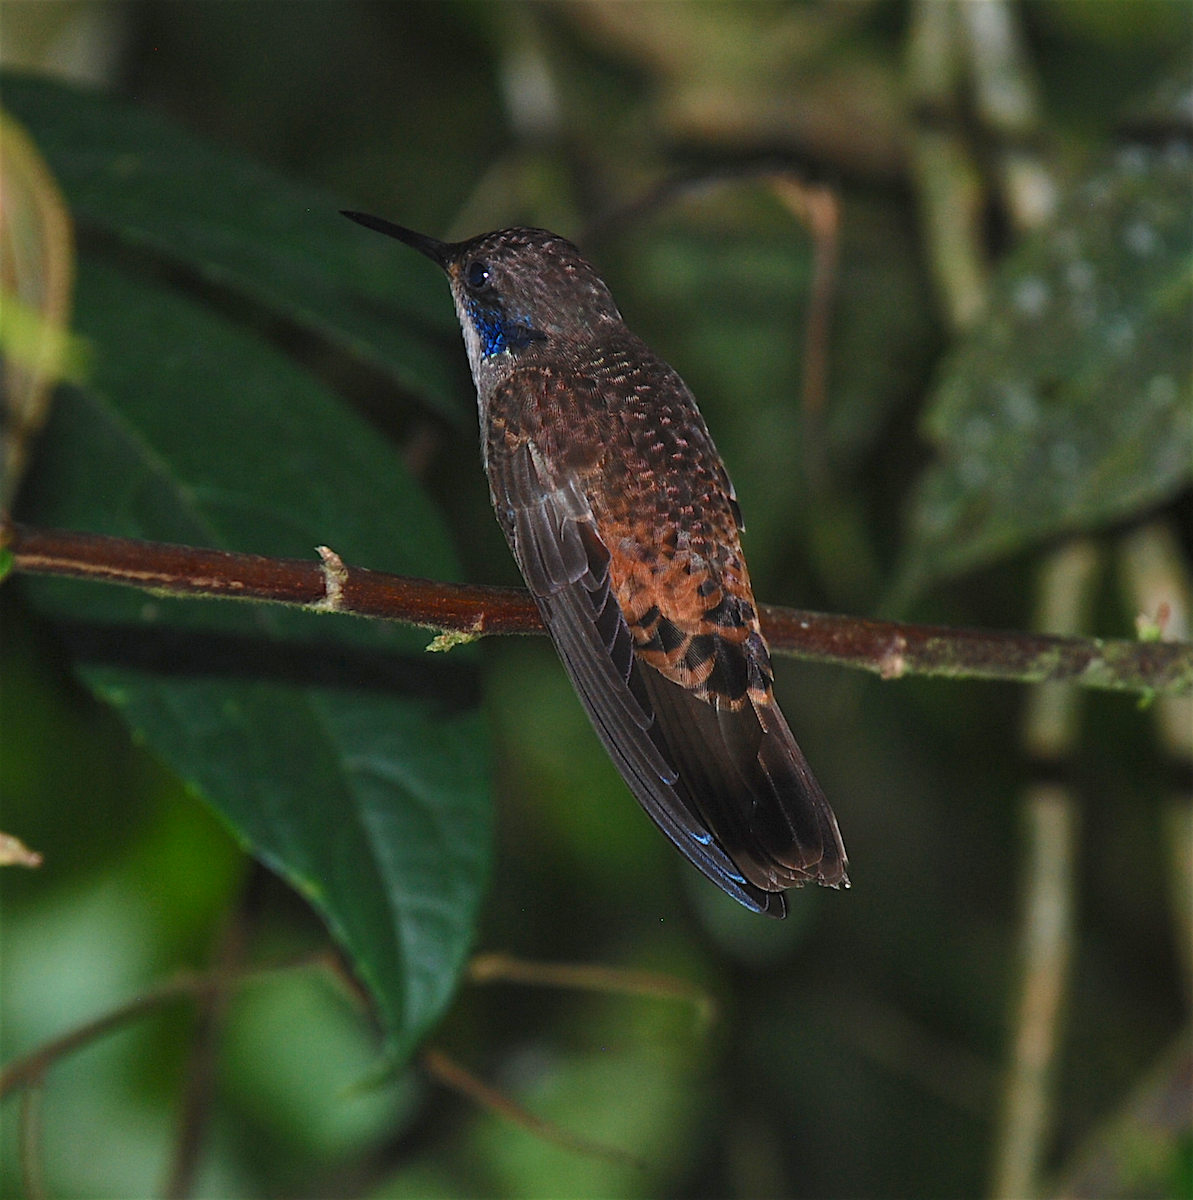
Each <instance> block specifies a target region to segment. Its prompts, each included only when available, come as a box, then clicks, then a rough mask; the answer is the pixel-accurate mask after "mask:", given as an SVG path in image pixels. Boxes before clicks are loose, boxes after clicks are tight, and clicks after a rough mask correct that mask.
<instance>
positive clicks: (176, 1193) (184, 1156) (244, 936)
mask: <svg viewBox="0 0 1193 1200" xmlns="http://www.w3.org/2000/svg"><path fill="white" fill-rule="evenodd" d="M263 870H264V868H262V867H256V868H253V869H250V871H249V874H248V880H247V882H246V883H245V884H243V885H242V886H241V888H240V889H239V894H238V896H237V898H236V901H235V903H234V904H233V906H232V909H231V911H230V912H229V913H228V915H227V917H226V918H225V920H224V922H223V925H222V927H221V929H220V932H219V934H218V938H217V942H216V949H215V953H214V955H213V962H214V965H215V968H216V971H217V972H218V974H219V975H221V976H223V977H224V979H225V980H227V981H228V986H224V987H221V986H218V985H217V986H215V987H212V988H210V989H209V990H207V991H204V992H202V993H200V994H199V996H198V997H197V999H196V1001H195V1007H196V1010H197V1011H196V1013H195V1022H194V1033H193V1035H192V1037H191V1040H190V1047H189V1051H188V1054H187V1063H186V1074H185V1080H184V1083H183V1088H182V1110H181V1113H180V1115H179V1118H178V1132H177V1135H176V1137H175V1139H174V1153H173V1156H172V1158H171V1161H170V1167H169V1173H168V1175H167V1177H166V1187H165V1190H164V1192H163V1195H164V1196H165V1198H166V1200H186V1197H187V1196H189V1195H190V1194H191V1193H192V1192H193V1191H194V1186H195V1177H196V1175H197V1173H198V1167H199V1154H200V1151H201V1150H202V1147H203V1138H204V1135H205V1133H206V1131H207V1125H208V1121H209V1119H210V1116H211V1104H212V1098H213V1095H214V1093H215V1086H216V1081H215V1061H216V1053H217V1050H218V1047H219V1038H220V1032H221V1029H222V1026H223V1022H224V1017H225V1014H226V1013H227V1009H228V999H229V993H230V987H231V981H233V980H235V979H236V977H237V973H238V972H239V971H241V969H242V967H243V963H244V958H245V951H246V947H247V943H248V918H247V916H246V908H247V907H248V902H249V900H250V898H251V895H252V892H253V889H254V887H255V886H256V884H257V881H259V880H260V878H261V872H262V871H263Z"/></svg>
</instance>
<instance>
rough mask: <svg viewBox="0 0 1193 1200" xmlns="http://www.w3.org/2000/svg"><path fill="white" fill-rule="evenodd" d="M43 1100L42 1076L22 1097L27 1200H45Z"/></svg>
mask: <svg viewBox="0 0 1193 1200" xmlns="http://www.w3.org/2000/svg"><path fill="white" fill-rule="evenodd" d="M41 1102H42V1084H41V1079H40V1077H39V1078H37V1079H34V1080H32V1081H31V1082H30V1084H29V1086H28V1087H27V1088H26V1089H25V1094H24V1095H23V1096H22V1097H21V1118H20V1128H19V1131H18V1137H19V1139H20V1156H21V1183H22V1185H23V1187H24V1189H25V1200H44V1198H45V1194H46V1187H45V1179H44V1177H43V1175H42V1166H41V1156H42V1148H41Z"/></svg>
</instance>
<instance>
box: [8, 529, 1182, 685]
mask: <svg viewBox="0 0 1193 1200" xmlns="http://www.w3.org/2000/svg"><path fill="white" fill-rule="evenodd" d="M4 538H5V543H6V548H7V550H8V553H9V554H11V555H12V569H13V570H16V571H20V572H24V573H27V574H31V575H59V576H68V577H71V578H74V579H88V580H96V581H101V582H106V583H115V584H123V585H125V586H128V587H135V588H140V589H142V590H144V591H148V592H152V593H154V594H157V595H166V596H206V597H210V598H218V599H225V600H227V599H233V600H253V601H257V602H271V603H276V604H289V605H295V606H298V607H302V608H306V609H310V610H312V611H317V612H337V613H347V614H350V615H353V616H359V617H380V618H384V619H387V620H391V621H401V622H404V623H406V624H409V625H418V626H421V627H423V628H425V629H432V630H435V631H437V632H439V633H452V634H463V635H465V637H481V636H484V635H487V634H513V633H542V632H543V629H542V623H541V621H540V619H539V615H538V610H537V609H536V608H535V605H534V601H533V599H532V598H531V596H530V594H529V593H528V592H526V591H524V590H522V589H521V588H502V587H488V586H482V585H478V584H461V583H442V582H435V581H433V580H429V579H413V578H410V577H408V576H404V575H390V574H386V573H384V572H381V571H370V570H366V569H365V568H363V567H348V566H346V565H345V564H344V563H343V562H342V561H340V559H339V557H338V556H337V555H335V554H334V553H333V552H332V551H329V550H327V548H326V547H321V548H320V553H321V554H322V555H323V562H321V563H316V562H312V561H306V560H302V559H288V558H265V557H262V556H260V555H256V554H238V553H233V552H231V551H227V550H205V549H199V548H195V547H190V546H172V545H167V544H165V543H160V542H142V541H135V540H133V539H130V538H114V537H107V536H104V535H101V534H88V533H72V532H68V531H64V530H45V529H30V528H27V527H24V526H20V525H9V526H6V527H5V529H4ZM760 616H761V619H762V626H763V629H764V631H765V633H766V636H767V638H768V639H769V641H770V644H771V648H772V649H773V650H774V651H776V652H777V653H780V654H792V655H795V656H796V657H798V658H802V659H806V660H808V661H812V662H822V663H832V664H835V665H837V666H845V667H853V668H855V669H861V670H867V671H873V672H875V673H876V674H878V675H881V676H882V677H883V678H884V679H897V678H899V677H901V676H903V675H934V676H944V677H947V678H953V679H999V680H1006V681H1011V682H1018V683H1040V682H1043V681H1045V680H1056V681H1063V682H1069V683H1075V684H1079V685H1081V686H1083V687H1093V688H1103V689H1108V690H1112V691H1127V692H1138V693H1142V694H1144V695H1157V696H1159V695H1169V696H1173V695H1179V694H1182V693H1187V692H1190V691H1193V643H1190V642H1154V641H1128V640H1126V639H1100V638H1076V637H1052V636H1047V635H1043V634H1029V633H1017V632H1002V631H992V630H974V629H949V628H945V627H940V626H931V625H909V624H904V623H901V622H896V621H871V620H867V619H865V618H862V617H847V616H839V615H828V614H824V613H813V612H803V611H800V610H798V609H790V608H777V607H774V606H771V605H765V604H764V605H762V606H761V607H760Z"/></svg>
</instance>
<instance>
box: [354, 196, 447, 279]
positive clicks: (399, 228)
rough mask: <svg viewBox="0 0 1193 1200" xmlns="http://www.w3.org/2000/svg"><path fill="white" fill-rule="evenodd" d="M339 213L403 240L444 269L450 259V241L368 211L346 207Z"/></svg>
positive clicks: (369, 227) (367, 227)
mask: <svg viewBox="0 0 1193 1200" xmlns="http://www.w3.org/2000/svg"><path fill="white" fill-rule="evenodd" d="M340 215H341V216H344V217H347V218H348V220H349V221H355V222H356V223H357V224H358V225H363V226H364V227H365V228H366V229H375V230H376V231H377V232H378V233H385V234H388V235H389V236H390V237H391V238H397V239H398V241H399V242H405V243H406V245H407V246H413V247H414V248H415V250H418V251H420V252H421V253H423V254H425V255H426V256H427V257H428V258H429V259H430V260H431V261H432V262H437V263H438V264H439V265H440V266H441V267H443V268H444V270H446V269H447V264H448V263H449V262H450V261H451V258H452V249H453V247H452V244H451V243H450V242H441V241H439V240H438V239H437V238H433V237H428V236H427V235H426V234H425V233H415V232H414V230H413V229H407V228H406V227H405V226H404V225H395V224H394V223H393V222H392V221H387V220H385V218H384V217H371V216H369V214H368V213H362V212H348V211H347V210H346V209H341V210H340Z"/></svg>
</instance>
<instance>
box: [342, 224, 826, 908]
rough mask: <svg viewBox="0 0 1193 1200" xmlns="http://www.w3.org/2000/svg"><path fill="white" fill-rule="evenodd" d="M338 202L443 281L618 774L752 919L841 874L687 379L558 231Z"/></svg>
mask: <svg viewBox="0 0 1193 1200" xmlns="http://www.w3.org/2000/svg"><path fill="white" fill-rule="evenodd" d="M343 215H344V216H346V217H348V218H350V219H351V220H353V221H355V222H357V223H358V224H360V225H363V226H365V227H366V228H369V229H373V230H376V231H378V232H380V233H384V234H387V235H388V236H390V237H393V238H396V239H397V240H398V241H400V242H404V243H405V244H406V245H407V246H412V247H413V248H414V249H415V250H418V251H421V252H422V253H423V254H425V255H426V256H427V257H428V258H429V259H431V260H432V261H433V262H435V263H437V264H438V265H439V266H440V267H441V268H442V269H443V271H444V272H446V274H447V277H448V282H449V284H450V286H451V293H452V299H453V300H454V302H455V307H456V314H457V316H458V317H459V319H460V325H461V328H462V329H463V332H464V345H465V349H466V350H467V354H468V362H469V365H470V367H471V369H472V378H473V382H474V383H475V384H476V394H477V404H478V407H479V410H480V428H481V453H482V458H483V461H484V466H485V471H486V474H487V476H488V480H489V494H490V498H491V500H492V502H493V507H494V509H495V510H496V513H497V519H498V522H499V523H500V525H501V528H502V530H503V531H504V533H505V536H506V539H507V540H508V542H509V545H510V549H511V550H512V551H513V554H514V558H515V559H516V560H517V563H518V566H519V568H520V569H521V572H522V576H523V578H524V579H525V581H526V585H527V587H528V588H529V589H530V591H531V593H532V594H533V596H534V599H535V602H536V603H537V605H538V609H539V612H540V614H541V615H542V620H543V624H544V626H545V627H546V629H547V632H548V633H549V634H550V635H551V639H552V640H553V642H554V643H555V648H556V650H557V651H558V652H559V657H560V658H561V659H562V661H563V665H564V667H565V669H566V671H567V673H568V675H569V676H570V678H571V681H572V683H573V685H574V686H575V689H576V692H577V693H578V695H579V697H580V700H581V702H582V704H583V706H584V708H585V709H586V711H587V713H588V716H589V718H590V719H591V721H592V724H593V727H594V729H595V730H596V733H597V735H598V736H599V737H600V739H601V741H602V742H603V743H604V746H605V748H606V750H607V751H608V753H609V755H610V757H611V758H612V759H613V762H614V763H615V764H616V766H617V769H618V770H619V771H620V773H621V775H622V778H623V779H624V780H625V782H626V784H627V785H628V786H629V789H630V791H631V792H633V794H634V796H635V797H636V798H637V799H638V801H639V802H640V803H641V805H642V807H643V808H644V809H645V810H646V812H647V813H648V814H649V816H650V817H651V819H652V820H653V821H654V822H655V824H656V825H657V826H658V827H659V828H660V829H661V830H662V831H663V833H665V834H666V835H667V837H669V838H670V839H671V841H672V842H673V843H674V844H675V846H676V847H677V848H678V849H679V851H680V853H681V854H683V856H684V857H685V858H687V859H688V861H689V862H690V863H692V864H693V866H695V867H697V868H698V869H699V870H700V871H702V872H703V873H704V874H705V875H706V876H707V877H708V878H709V879H711V880H712V881H713V882H714V883H715V884H717V885H718V886H719V887H720V888H722V889H723V890H724V891H725V892H727V893H728V894H729V895H730V896H732V897H733V898H734V899H735V900H738V901H740V902H741V903H742V904H744V905H745V906H746V907H747V908H749V909H751V910H753V911H754V912H761V913H766V914H767V915H769V916H772V917H783V916H785V915H786V911H787V908H786V902H785V900H784V896H783V892H784V889H785V888H789V887H799V886H801V885H802V884H804V883H807V882H808V881H810V880H811V881H815V882H817V883H822V884H827V885H828V886H831V887H840V886H846V887H847V886H848V884H849V880H848V878H847V876H846V873H845V871H846V858H845V848H844V846H843V844H842V842H841V835H840V832H839V831H838V829H837V821H836V818H835V817H834V816H833V811H832V809H831V808H830V807H829V804H828V801H827V800H826V799H825V797H824V793H823V792H822V791H821V789H820V786H819V785H818V784H817V782H816V780H815V778H814V777H813V775H812V772H811V770H810V768H809V767H808V764H807V761H806V760H805V758H804V755H803V753H802V752H801V750H800V748H799V746H798V745H797V744H796V741H795V738H794V737H793V736H792V733H791V730H790V728H789V727H788V725H787V722H786V720H785V719H784V717H783V714H782V712H780V710H779V706H778V704H777V703H776V702H775V696H774V687H773V685H774V673H773V670H772V667H771V659H770V652H769V650H768V647H767V644H766V639H765V638H764V637H763V634H762V629H761V627H760V625H759V621H758V606H757V605H756V604H755V602H754V595H753V591H752V589H751V586H750V576H749V572H748V571H747V569H746V562H745V558H744V557H743V554H742V548H741V531H742V516H741V510H740V508H739V507H738V503H737V496H736V494H735V492H734V490H733V484H732V483H731V482H730V480H729V476H728V474H727V472H726V470H725V467H724V464H723V463H722V461H721V457H720V455H719V454H718V453H717V449H716V447H715V446H714V445H713V441H712V438H711V437H710V436H709V432H708V429H707V427H706V426H705V423H704V419H703V418H702V417H701V415H700V410H699V409H698V408H697V407H696V401H695V399H694V398H693V396H692V393H691V392H690V391H689V390H688V388H687V386H686V385H685V384H684V382H683V380H682V379H681V378H680V377H679V375H678V374H677V373H676V372H675V371H674V370H673V369H672V368H671V367H670V366H668V365H667V363H665V362H664V361H663V360H662V359H661V358H659V357H658V356H657V355H655V354H654V353H653V352H652V351H651V350H650V348H649V347H648V346H647V345H646V343H645V342H643V341H642V339H641V338H639V337H637V336H635V335H634V334H633V333H631V332H630V330H629V329H628V328H627V327H626V325H625V322H624V321H623V320H622V317H621V313H620V312H619V311H618V309H617V305H616V304H615V303H614V300H613V296H612V295H611V293H610V291H609V289H608V287H607V286H606V285H605V283H604V281H603V280H602V279H601V277H600V275H598V274H597V272H596V270H595V268H593V267H592V266H591V265H590V264H589V263H588V262H587V261H586V260H585V259H584V258H583V257H582V256H581V254H580V251H579V250H578V249H577V248H576V247H575V246H574V245H573V244H572V243H571V242H569V241H567V240H566V239H564V238H562V237H559V236H557V235H555V234H553V233H549V232H547V231H546V230H543V229H522V228H518V229H502V230H498V231H496V232H494V233H485V234H481V235H480V236H478V237H474V238H470V239H468V240H467V241H462V242H441V241H438V240H437V239H435V238H433V237H428V236H427V235H426V234H422V233H416V232H414V231H413V230H411V229H406V228H404V227H403V226H401V225H395V224H393V223H392V222H390V221H387V220H384V219H383V218H381V217H374V216H369V215H367V214H365V213H359V212H345V213H344V214H343Z"/></svg>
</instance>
